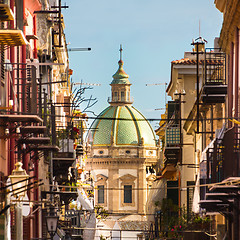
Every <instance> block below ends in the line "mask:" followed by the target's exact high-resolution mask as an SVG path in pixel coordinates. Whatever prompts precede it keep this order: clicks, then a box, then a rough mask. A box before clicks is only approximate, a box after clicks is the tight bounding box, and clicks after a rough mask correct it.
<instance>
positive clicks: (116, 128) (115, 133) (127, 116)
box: [91, 106, 156, 147]
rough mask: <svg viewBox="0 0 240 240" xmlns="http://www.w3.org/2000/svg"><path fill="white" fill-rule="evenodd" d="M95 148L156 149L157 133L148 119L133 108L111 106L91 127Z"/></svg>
mask: <svg viewBox="0 0 240 240" xmlns="http://www.w3.org/2000/svg"><path fill="white" fill-rule="evenodd" d="M91 131H92V138H93V143H92V144H93V146H111V145H112V144H113V145H115V146H129V145H130V146H131V145H132V146H136V145H144V146H150V147H155V146H156V142H155V133H154V131H153V129H152V127H151V125H150V123H149V122H148V121H147V119H146V118H145V117H144V116H143V115H142V114H141V113H140V112H139V111H138V110H137V109H135V108H134V107H132V106H109V107H107V108H106V109H105V110H103V111H102V112H101V113H100V114H99V116H98V117H97V118H96V120H95V121H94V122H93V124H92V126H91Z"/></svg>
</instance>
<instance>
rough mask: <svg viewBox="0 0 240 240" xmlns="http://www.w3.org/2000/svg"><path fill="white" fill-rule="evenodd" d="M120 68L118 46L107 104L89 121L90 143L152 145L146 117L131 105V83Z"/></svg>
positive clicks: (153, 139) (149, 126) (151, 130)
mask: <svg viewBox="0 0 240 240" xmlns="http://www.w3.org/2000/svg"><path fill="white" fill-rule="evenodd" d="M128 78H129V76H128V75H127V74H126V73H125V71H124V70H123V61H122V46H121V47H120V61H119V62H118V70H117V72H116V73H115V74H114V75H113V80H112V82H111V84H110V85H111V89H112V90H111V92H112V97H111V98H110V101H109V103H110V106H109V107H107V108H106V109H105V110H103V111H102V112H101V113H100V114H99V116H98V117H97V118H96V120H95V121H94V122H93V124H92V126H91V128H90V131H91V133H92V138H93V139H92V140H93V142H92V144H93V146H112V145H114V146H131V145H132V146H138V145H141V146H150V147H156V138H155V132H154V131H153V129H152V127H151V125H150V123H149V122H148V121H147V119H146V118H145V117H144V116H143V115H142V114H141V113H140V112H139V111H138V110H137V109H136V108H134V107H133V106H132V100H131V97H130V86H131V83H130V82H129V80H128Z"/></svg>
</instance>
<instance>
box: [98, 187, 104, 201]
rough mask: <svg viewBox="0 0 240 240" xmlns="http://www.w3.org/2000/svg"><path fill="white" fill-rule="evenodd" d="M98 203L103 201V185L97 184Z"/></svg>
mask: <svg viewBox="0 0 240 240" xmlns="http://www.w3.org/2000/svg"><path fill="white" fill-rule="evenodd" d="M98 203H104V185H98Z"/></svg>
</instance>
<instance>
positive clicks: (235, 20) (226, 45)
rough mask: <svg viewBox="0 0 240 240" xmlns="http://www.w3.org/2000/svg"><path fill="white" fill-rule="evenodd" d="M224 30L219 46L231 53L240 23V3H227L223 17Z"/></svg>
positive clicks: (231, 0)
mask: <svg viewBox="0 0 240 240" xmlns="http://www.w3.org/2000/svg"><path fill="white" fill-rule="evenodd" d="M223 18H224V20H223V24H222V30H221V34H220V39H219V44H220V46H221V48H222V49H223V51H225V52H226V53H229V52H230V42H232V41H234V32H235V29H236V27H238V26H239V22H240V1H238V0H229V1H227V5H226V11H225V13H224V16H223Z"/></svg>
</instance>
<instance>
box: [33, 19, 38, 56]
mask: <svg viewBox="0 0 240 240" xmlns="http://www.w3.org/2000/svg"><path fill="white" fill-rule="evenodd" d="M33 34H34V35H35V36H36V35H37V19H36V15H35V16H34V17H33ZM33 43H34V49H33V58H34V59H37V40H36V39H34V42H33Z"/></svg>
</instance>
